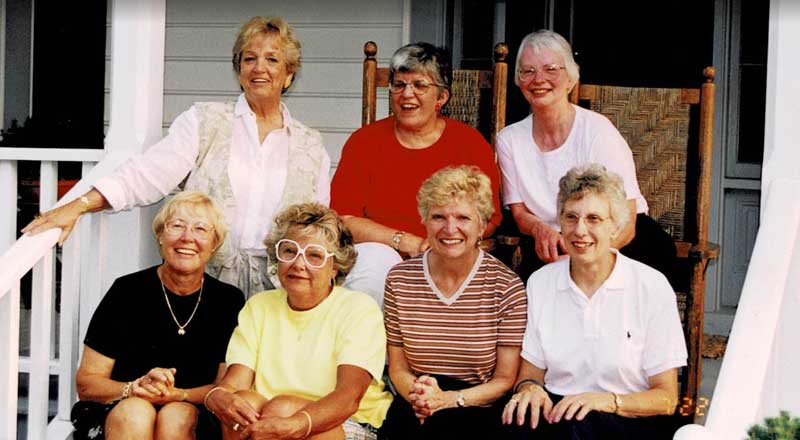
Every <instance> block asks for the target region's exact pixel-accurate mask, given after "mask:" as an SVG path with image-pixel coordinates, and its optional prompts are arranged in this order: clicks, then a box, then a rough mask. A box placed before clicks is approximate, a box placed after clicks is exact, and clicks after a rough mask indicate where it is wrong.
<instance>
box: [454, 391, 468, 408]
mask: <svg viewBox="0 0 800 440" xmlns="http://www.w3.org/2000/svg"><path fill="white" fill-rule="evenodd" d="M456 405H458V407H459V408H463V407H465V406H467V403H466V402H464V393H462V392H461V391H459V392H458V393H456Z"/></svg>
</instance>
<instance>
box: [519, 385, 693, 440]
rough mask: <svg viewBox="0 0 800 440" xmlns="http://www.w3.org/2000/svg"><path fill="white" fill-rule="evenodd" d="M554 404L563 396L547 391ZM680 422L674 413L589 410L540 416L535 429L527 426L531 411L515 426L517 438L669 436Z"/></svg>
mask: <svg viewBox="0 0 800 440" xmlns="http://www.w3.org/2000/svg"><path fill="white" fill-rule="evenodd" d="M548 394H550V399H551V400H552V401H553V404H556V403H558V402H559V401H560V400H561V399H562V398H563V396H559V395H557V394H553V393H549V392H548ZM679 426H680V420H679V419H678V418H677V417H674V416H654V417H640V418H629V417H622V416H618V415H616V414H608V413H603V412H597V411H592V412H590V413H589V414H587V415H586V417H585V418H584V419H583V420H581V421H578V420H575V419H572V420H563V419H562V420H561V421H559V422H558V423H554V424H552V425H551V424H549V423H547V421H545V420H544V419H543V418H539V425H538V426H537V427H536V429H531V428H530V415H529V416H528V418H527V419H526V420H525V424H524V425H522V426H519V427H515V429H516V430H517V432H516V434H515V435H514V436H513V438H514V439H516V440H641V439H646V440H670V439H672V437H673V435H674V434H675V431H677V429H678V427H679Z"/></svg>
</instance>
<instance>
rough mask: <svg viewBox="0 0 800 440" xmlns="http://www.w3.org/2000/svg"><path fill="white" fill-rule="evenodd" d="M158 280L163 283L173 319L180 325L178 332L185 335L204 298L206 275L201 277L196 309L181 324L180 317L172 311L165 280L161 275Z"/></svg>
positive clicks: (165, 297) (163, 290) (162, 288)
mask: <svg viewBox="0 0 800 440" xmlns="http://www.w3.org/2000/svg"><path fill="white" fill-rule="evenodd" d="M158 281H159V282H160V283H161V291H162V292H164V299H165V300H166V301H167V308H168V309H169V314H170V315H172V320H173V321H175V325H177V326H178V334H179V335H181V336H183V335H185V334H186V330H185V329H186V326H187V325H189V323H190V322H192V318H194V314H195V312H197V308H198V307H199V306H200V300H201V299H203V281H205V277H203V278H201V279H200V294H199V295H197V304H195V305H194V310H192V314H191V315H190V316H189V319H187V320H186V322H185V323H184V324H183V325H181V323H180V322H178V318H177V317H175V312H173V311H172V304H170V303H169V296H167V289H165V288H164V282H163V281H161V277H160V276H159V277H158Z"/></svg>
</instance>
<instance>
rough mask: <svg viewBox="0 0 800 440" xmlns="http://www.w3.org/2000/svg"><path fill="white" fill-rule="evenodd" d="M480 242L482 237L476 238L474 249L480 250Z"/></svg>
mask: <svg viewBox="0 0 800 440" xmlns="http://www.w3.org/2000/svg"><path fill="white" fill-rule="evenodd" d="M482 241H483V237H482V236H481V237H478V241H476V242H475V247H476V248H480V247H481V242H482Z"/></svg>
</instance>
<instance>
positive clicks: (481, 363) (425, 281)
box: [384, 252, 528, 384]
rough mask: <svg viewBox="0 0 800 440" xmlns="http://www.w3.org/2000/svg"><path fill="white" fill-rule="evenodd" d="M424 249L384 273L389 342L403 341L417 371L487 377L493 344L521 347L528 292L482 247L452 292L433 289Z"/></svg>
mask: <svg viewBox="0 0 800 440" xmlns="http://www.w3.org/2000/svg"><path fill="white" fill-rule="evenodd" d="M427 257H428V252H426V253H425V254H423V255H422V256H419V257H416V258H411V259H409V260H406V261H403V262H401V263H400V264H398V265H396V266H394V268H392V270H391V271H390V272H389V275H388V277H387V278H386V290H385V296H384V322H385V324H386V337H387V342H388V343H389V344H390V345H394V346H401V347H403V351H404V353H405V356H406V360H407V361H408V364H409V366H410V367H411V369H412V371H413V372H414V373H415V374H439V375H444V376H449V377H452V378H455V379H460V380H464V381H466V382H469V383H472V384H480V383H485V382H488V381H489V380H490V379H491V378H492V374H493V372H494V369H495V366H496V365H497V347H498V346H509V347H520V346H521V345H522V337H523V335H524V333H525V323H526V321H527V304H528V300H527V295H526V293H525V287H524V285H523V284H522V281H521V280H520V279H519V277H518V276H517V275H516V274H515V273H514V272H513V271H511V269H509V268H508V267H506V266H505V265H503V263H501V262H500V261H499V260H497V259H496V258H495V257H493V256H491V255H489V254H486V253H484V252H481V254H480V255H479V257H478V259H477V260H476V262H475V265H474V266H473V268H472V271H471V272H470V274H469V276H467V278H466V279H465V280H464V282H463V284H462V285H461V287H460V288H459V289H458V290H457V291H456V292H455V293H454V294H453V295H451V296H450V297H445V296H444V295H442V293H441V292H440V291H439V289H437V288H436V285H435V283H434V282H433V279H432V277H431V275H430V273H429V271H428V264H427V261H428V260H427Z"/></svg>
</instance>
